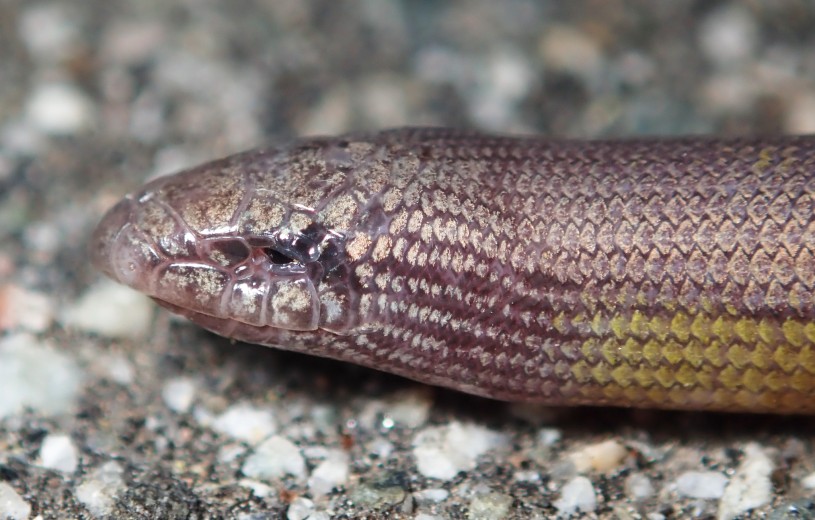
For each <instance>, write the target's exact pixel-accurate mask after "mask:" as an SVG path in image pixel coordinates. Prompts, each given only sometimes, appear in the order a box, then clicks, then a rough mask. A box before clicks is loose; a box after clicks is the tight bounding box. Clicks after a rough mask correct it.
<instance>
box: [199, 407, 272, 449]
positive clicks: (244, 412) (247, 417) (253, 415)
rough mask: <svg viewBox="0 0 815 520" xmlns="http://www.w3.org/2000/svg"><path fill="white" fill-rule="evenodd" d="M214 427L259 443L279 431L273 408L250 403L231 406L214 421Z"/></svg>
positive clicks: (236, 437)
mask: <svg viewBox="0 0 815 520" xmlns="http://www.w3.org/2000/svg"><path fill="white" fill-rule="evenodd" d="M212 429H213V430H215V431H217V432H219V433H223V434H224V435H228V436H230V437H232V438H234V439H238V440H241V441H245V442H248V443H249V444H257V443H259V442H260V441H262V440H263V439H265V438H267V437H268V436H270V435H272V434H273V433H274V432H276V431H277V424H276V422H275V418H274V415H272V412H271V410H268V409H261V408H255V407H254V406H252V405H251V404H248V403H239V404H235V405H233V406H230V407H229V408H228V409H227V410H226V411H225V412H224V413H222V414H221V415H219V416H218V417H217V418H216V419H215V420H214V421H213V423H212Z"/></svg>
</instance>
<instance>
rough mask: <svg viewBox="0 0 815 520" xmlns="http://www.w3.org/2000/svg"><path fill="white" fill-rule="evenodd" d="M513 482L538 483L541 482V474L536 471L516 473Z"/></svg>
mask: <svg viewBox="0 0 815 520" xmlns="http://www.w3.org/2000/svg"><path fill="white" fill-rule="evenodd" d="M513 477H514V478H515V482H540V481H541V474H540V473H538V472H537V471H533V470H527V471H516V472H515V475H513Z"/></svg>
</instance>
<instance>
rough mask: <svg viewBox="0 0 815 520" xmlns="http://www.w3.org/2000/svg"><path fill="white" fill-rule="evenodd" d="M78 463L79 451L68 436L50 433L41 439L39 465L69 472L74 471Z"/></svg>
mask: <svg viewBox="0 0 815 520" xmlns="http://www.w3.org/2000/svg"><path fill="white" fill-rule="evenodd" d="M78 463H79V453H78V452H77V449H76V446H74V443H73V441H72V440H71V438H70V437H69V436H67V435H63V434H51V435H48V436H46V437H45V439H43V441H42V446H41V447H40V456H39V465H40V466H42V467H44V468H48V469H52V470H54V471H60V472H62V473H69V474H70V473H73V472H74V471H76V467H77V464H78Z"/></svg>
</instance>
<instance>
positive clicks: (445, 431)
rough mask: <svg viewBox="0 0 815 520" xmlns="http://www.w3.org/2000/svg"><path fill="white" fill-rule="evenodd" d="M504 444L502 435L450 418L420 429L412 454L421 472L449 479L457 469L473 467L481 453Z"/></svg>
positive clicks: (504, 437) (455, 473) (428, 475)
mask: <svg viewBox="0 0 815 520" xmlns="http://www.w3.org/2000/svg"><path fill="white" fill-rule="evenodd" d="M506 443H507V438H506V436H505V435H502V434H500V433H497V432H494V431H492V430H489V429H487V428H484V427H482V426H478V425H474V424H463V423H460V422H457V421H453V422H451V423H450V424H449V425H446V426H437V427H432V428H427V429H425V430H423V431H422V432H420V433H419V434H418V435H417V436H416V437H415V439H414V440H413V456H414V457H415V458H416V467H417V469H418V470H419V472H420V473H421V474H422V475H424V476H426V477H430V478H438V479H442V480H450V479H452V478H453V477H455V476H456V475H457V474H458V473H459V472H460V471H469V470H471V469H473V468H475V465H476V460H477V458H478V457H479V456H480V455H482V454H483V453H486V452H487V451H488V450H490V449H493V448H497V447H500V446H505V445H506Z"/></svg>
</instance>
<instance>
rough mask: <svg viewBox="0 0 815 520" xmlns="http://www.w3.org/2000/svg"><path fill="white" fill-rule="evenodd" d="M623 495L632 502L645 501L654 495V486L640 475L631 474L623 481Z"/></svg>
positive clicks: (649, 480) (645, 477)
mask: <svg viewBox="0 0 815 520" xmlns="http://www.w3.org/2000/svg"><path fill="white" fill-rule="evenodd" d="M625 493H626V494H627V495H628V496H629V497H631V498H632V499H634V500H645V499H647V498H651V497H652V496H653V495H654V485H653V484H652V483H651V479H649V478H648V477H647V476H645V475H643V474H642V473H632V474H630V475H629V476H628V478H626V479H625Z"/></svg>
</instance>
